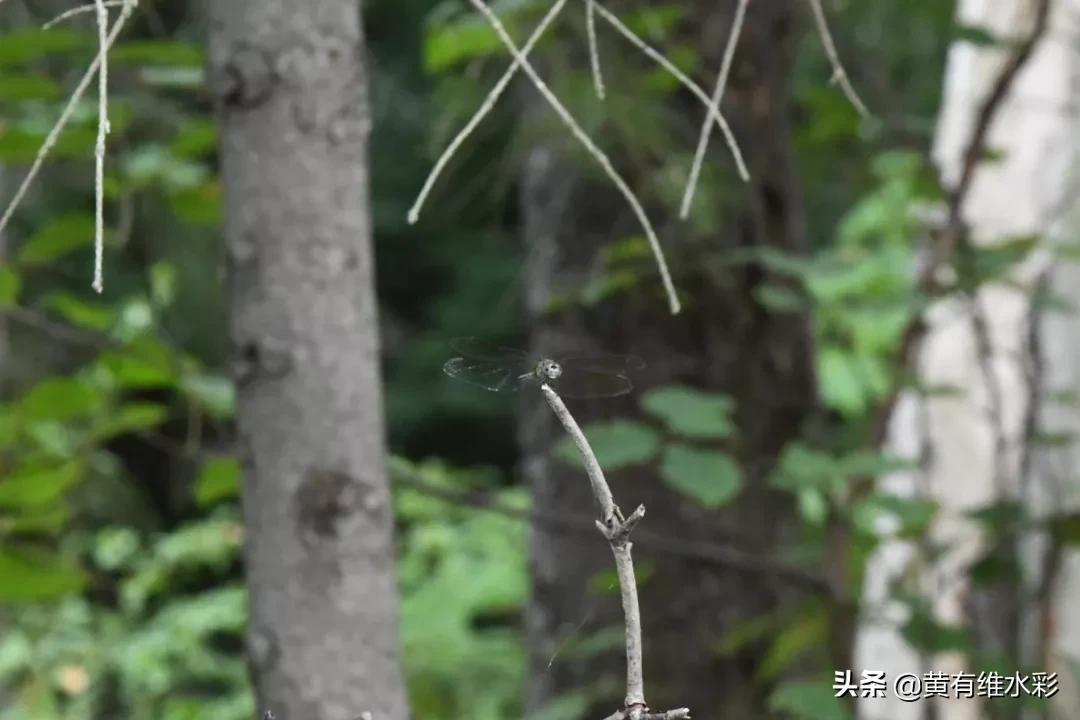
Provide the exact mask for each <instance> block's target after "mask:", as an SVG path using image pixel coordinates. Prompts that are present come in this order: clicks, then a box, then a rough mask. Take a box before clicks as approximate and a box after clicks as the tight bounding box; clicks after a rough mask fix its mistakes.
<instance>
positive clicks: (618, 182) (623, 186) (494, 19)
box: [470, 0, 682, 315]
mask: <svg viewBox="0 0 1080 720" xmlns="http://www.w3.org/2000/svg"><path fill="white" fill-rule="evenodd" d="M470 1H471V2H472V4H473V6H474V7H475V8H476V9H477V10H479V11H480V12H481V13H482V14H483V15H484V17H485V18H487V21H488V22H489V23H490V24H491V26H492V28H494V29H495V32H496V33H497V34H498V36H499V39H500V40H501V41H502V43H503V45H504V46H505V47H506V49H507V50H509V51H510V52H511V54H513V56H514V58H515V59H516V60H517V61H518V63H519V64H520V65H521V68H522V70H523V71H524V72H525V74H526V75H528V76H529V79H530V80H531V81H532V83H533V85H535V86H536V89H537V90H538V91H539V92H540V94H541V95H543V97H544V99H545V100H546V101H547V102H548V104H549V105H550V106H551V108H552V109H553V110H554V111H555V113H556V114H557V115H558V116H559V118H560V119H561V120H562V121H563V124H564V125H566V127H567V128H568V129H569V130H570V132H571V134H573V135H574V137H575V138H577V140H578V142H580V143H581V144H582V145H584V146H585V149H586V150H587V151H588V153H589V154H590V155H592V156H593V158H594V159H595V160H596V161H597V162H598V163H600V165H601V167H602V168H603V169H604V172H605V173H606V174H607V176H608V178H609V179H610V180H611V181H612V182H613V183H614V184H615V187H617V188H618V189H619V192H621V193H622V194H623V197H625V198H626V201H627V202H628V203H629V204H630V207H631V209H633V211H634V214H635V215H636V216H637V218H638V222H640V223H641V226H642V229H644V231H645V236H646V238H648V241H649V247H650V248H651V249H652V253H653V257H654V258H655V260H656V265H657V268H658V269H659V271H660V280H661V281H662V283H663V286H664V292H665V293H666V294H667V298H668V306H669V307H670V309H671V314H672V315H676V314H678V313H679V311H680V310H681V309H682V306H681V305H680V303H679V296H678V294H677V293H676V292H675V285H674V283H673V282H672V280H671V272H670V271H669V270H668V266H667V260H666V259H665V258H664V251H663V250H662V249H661V248H660V240H659V238H657V236H656V231H655V230H654V229H653V226H652V223H651V222H650V221H649V217H648V216H647V215H646V214H645V209H644V208H643V207H642V205H641V201H640V200H638V198H637V195H635V194H634V191H633V190H631V189H630V186H629V185H628V184H627V183H626V181H625V180H623V178H622V176H621V175H619V173H618V171H616V170H615V167H614V165H612V163H611V160H610V159H609V158H608V156H607V155H606V154H605V153H604V151H603V150H601V149H600V148H599V147H598V146H597V145H596V143H595V142H593V140H592V138H590V137H589V136H588V135H587V134H586V133H585V131H584V130H583V129H582V128H581V126H580V125H579V124H578V122H577V121H576V120H574V116H573V115H571V114H570V111H569V110H567V109H566V107H565V106H564V105H563V104H562V103H561V102H560V101H559V99H558V98H557V97H555V94H554V93H553V92H551V90H550V89H549V88H548V86H547V84H546V83H545V82H544V80H543V78H541V77H540V75H539V74H538V73H537V72H536V70H535V69H534V68H533V66H532V64H531V63H529V61H528V59H527V58H526V57H525V55H524V54H523V53H522V52H521V50H519V49H518V47H517V45H515V44H514V41H513V39H512V38H511V37H510V35H509V33H507V31H506V27H505V26H504V25H503V24H502V21H501V20H499V18H498V16H497V15H496V14H495V13H494V12H493V11H492V10H491V8H490V7H488V5H487V4H486V3H485V2H484V1H483V0H470ZM598 9H600V7H599V6H598Z"/></svg>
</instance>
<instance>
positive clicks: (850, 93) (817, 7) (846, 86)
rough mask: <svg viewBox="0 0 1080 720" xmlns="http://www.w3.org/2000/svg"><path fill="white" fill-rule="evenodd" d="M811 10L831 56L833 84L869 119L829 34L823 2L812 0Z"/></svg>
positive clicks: (827, 53)
mask: <svg viewBox="0 0 1080 720" xmlns="http://www.w3.org/2000/svg"><path fill="white" fill-rule="evenodd" d="M810 9H811V10H813V12H814V23H815V24H816V25H817V31H818V35H820V36H821V44H822V45H823V46H824V47H825V54H826V55H828V56H829V62H830V63H831V64H832V68H833V76H832V82H835V83H838V84H839V85H840V88H841V89H842V90H843V91H844V95H846V96H847V99H848V100H849V101H850V102H851V104H852V105H854V106H855V109H856V110H858V111H859V114H860V115H862V116H863V117H869V115H870V111H869V110H867V109H866V105H864V104H863V101H862V99H861V98H860V97H859V95H858V93H856V92H855V88H854V87H852V85H851V80H849V79H848V75H847V71H846V70H844V65H843V63H841V62H840V53H838V52H837V51H836V43H834V42H833V37H832V33H831V32H829V22H828V20H826V19H825V8H823V7H822V6H821V0H810Z"/></svg>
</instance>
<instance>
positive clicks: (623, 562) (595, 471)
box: [540, 383, 690, 720]
mask: <svg viewBox="0 0 1080 720" xmlns="http://www.w3.org/2000/svg"><path fill="white" fill-rule="evenodd" d="M540 390H541V391H542V392H543V394H544V399H545V400H547V403H548V405H549V406H550V407H551V410H552V411H553V412H554V413H555V417H557V418H558V419H559V422H560V423H562V426H563V429H564V430H566V432H567V433H569V435H570V438H571V439H572V440H573V441H574V445H576V446H577V449H578V452H579V453H580V454H581V459H582V461H583V462H584V465H585V472H586V474H587V475H588V476H589V484H590V485H591V486H592V492H593V497H594V498H596V502H597V504H598V505H599V506H600V518H599V519H598V520H597V521H596V527H597V528H598V529H599V530H600V532H601V533H602V534H603V536H604V537H605V538H606V539H607V541H608V545H610V546H611V552H612V554H613V555H614V556H615V570H616V572H617V573H618V576H619V592H620V595H621V596H622V606H623V619H624V622H625V625H626V699H625V703H624V707H623V708H622V709H621V710H619V711H617V712H615V713H614V714H613V715H611V716H610V717H609V718H608V720H681V719H683V718H689V717H690V711H689V710H688V709H687V708H679V709H677V710H669V711H667V712H663V713H653V712H650V711H649V706H648V704H646V702H645V679H644V672H643V669H642V651H641V610H640V607H639V605H638V593H637V580H636V578H635V576H634V561H633V558H632V557H631V554H630V550H631V548H632V547H633V546H632V544H631V542H630V534H631V533H632V532H633V530H634V527H635V526H636V525H637V524H638V523H639V522H640V521H641V519H642V518H643V517H645V506H644V505H638V507H637V509H636V510H634V512H633V513H631V514H630V515H629V516H628V517H623V514H622V512H621V511H620V510H619V507H618V505H616V504H615V499H614V498H613V497H612V494H611V487H610V486H609V485H608V483H607V480H606V479H605V478H604V471H603V469H602V468H601V467H600V463H599V461H597V459H596V455H595V453H593V450H592V447H591V446H590V445H589V441H588V439H586V437H585V433H583V432H582V431H581V428H580V427H579V426H578V424H577V421H576V420H574V416H573V415H571V414H570V410H569V409H568V408H567V407H566V404H565V403H564V402H563V401H562V398H560V397H559V395H558V394H557V393H556V392H555V391H554V390H552V389H551V387H550V386H549V385H547V384H546V383H545V384H543V385H541V386H540Z"/></svg>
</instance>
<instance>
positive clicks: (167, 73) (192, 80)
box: [139, 67, 206, 90]
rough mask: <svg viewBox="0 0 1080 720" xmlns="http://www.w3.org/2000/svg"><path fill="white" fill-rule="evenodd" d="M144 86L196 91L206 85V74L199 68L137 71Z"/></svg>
mask: <svg viewBox="0 0 1080 720" xmlns="http://www.w3.org/2000/svg"><path fill="white" fill-rule="evenodd" d="M139 80H140V81H142V83H143V84H144V85H147V86H150V87H159V88H176V89H180V90H198V89H200V88H202V87H203V86H204V85H205V84H206V73H205V72H204V71H203V69H202V68H201V67H148V68H143V69H142V70H140V71H139Z"/></svg>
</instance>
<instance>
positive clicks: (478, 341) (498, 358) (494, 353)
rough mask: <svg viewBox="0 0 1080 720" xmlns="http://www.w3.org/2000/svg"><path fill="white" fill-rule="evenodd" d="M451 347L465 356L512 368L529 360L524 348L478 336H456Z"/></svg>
mask: <svg viewBox="0 0 1080 720" xmlns="http://www.w3.org/2000/svg"><path fill="white" fill-rule="evenodd" d="M450 347H451V348H453V350H454V352H455V353H457V354H458V355H461V356H463V357H466V358H472V359H474V360H488V361H491V362H498V363H502V364H504V365H506V366H507V367H508V368H510V369H512V370H514V369H517V368H518V367H520V366H521V365H523V364H526V363H527V362H528V360H529V354H528V353H527V352H525V351H524V350H518V349H517V348H512V347H506V346H505V345H496V344H495V343H491V342H488V341H487V340H484V339H483V338H478V337H463V338H456V339H454V340H451V341H450Z"/></svg>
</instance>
